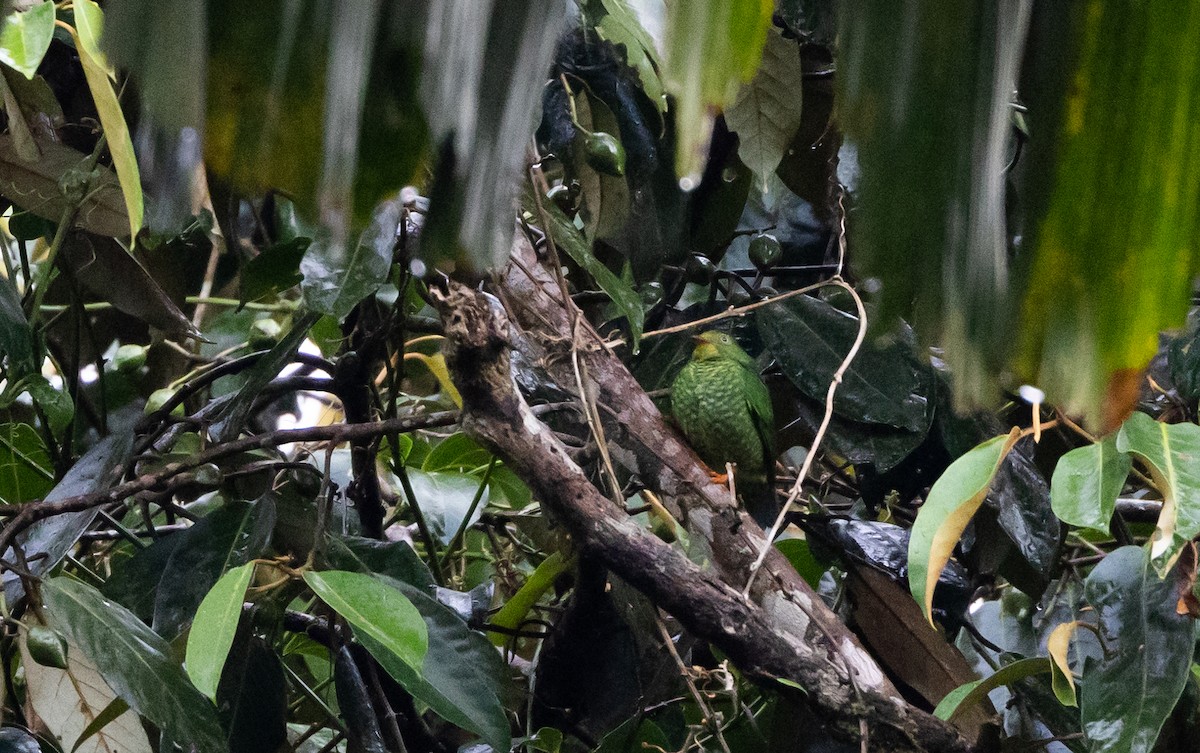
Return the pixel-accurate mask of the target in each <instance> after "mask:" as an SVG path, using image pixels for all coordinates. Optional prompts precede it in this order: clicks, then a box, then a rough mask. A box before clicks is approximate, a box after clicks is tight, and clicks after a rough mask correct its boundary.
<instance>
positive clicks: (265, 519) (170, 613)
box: [153, 497, 275, 691]
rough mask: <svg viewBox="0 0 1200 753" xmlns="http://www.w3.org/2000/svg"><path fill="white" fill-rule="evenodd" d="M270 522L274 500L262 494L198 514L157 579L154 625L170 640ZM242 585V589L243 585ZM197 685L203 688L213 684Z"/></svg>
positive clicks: (249, 554) (262, 542)
mask: <svg viewBox="0 0 1200 753" xmlns="http://www.w3.org/2000/svg"><path fill="white" fill-rule="evenodd" d="M274 527H275V503H274V501H273V500H272V499H271V498H270V497H263V498H262V499H260V500H259V501H258V502H255V503H253V504H249V503H244V502H232V503H228V504H225V505H223V506H221V507H220V508H218V509H217V510H216V511H214V512H212V513H210V514H208V515H207V516H205V517H203V518H201V519H200V521H199V522H197V523H196V524H195V525H194V526H192V527H191V528H189V529H187V530H186V531H185V532H184V533H183V534H182V536H183V541H181V542H180V543H179V545H178V546H177V547H176V548H175V551H174V552H172V553H171V558H170V559H169V560H167V565H166V568H165V570H164V571H163V575H162V579H161V580H160V581H159V583H158V596H157V597H156V598H155V601H154V623H153V625H154V630H155V632H157V633H158V634H159V635H162V636H164V637H165V638H167V639H174V638H175V637H176V636H177V635H179V634H180V633H181V632H182V631H183V629H184V628H186V627H187V625H188V624H189V623H190V622H191V621H192V618H193V617H195V615H196V610H197V608H198V607H199V606H200V603H201V602H202V601H203V600H204V598H205V596H206V595H207V594H208V592H209V590H210V589H212V587H213V585H214V584H216V583H217V581H218V580H219V579H220V578H221V576H222V575H223V574H224V573H225V571H226V570H229V569H231V568H235V567H238V566H239V565H243V564H245V563H246V562H249V561H250V560H251V559H254V558H255V557H258V556H259V555H261V554H262V553H263V552H264V551H265V550H266V548H267V545H268V544H269V543H270V541H271V532H272V529H273V528H274ZM243 590H244V589H243ZM217 679H218V678H217V677H214V678H212V680H213V683H212V686H211V687H210V686H205V687H202V688H201V690H204V691H208V690H211V689H214V688H215V685H216V680H217Z"/></svg>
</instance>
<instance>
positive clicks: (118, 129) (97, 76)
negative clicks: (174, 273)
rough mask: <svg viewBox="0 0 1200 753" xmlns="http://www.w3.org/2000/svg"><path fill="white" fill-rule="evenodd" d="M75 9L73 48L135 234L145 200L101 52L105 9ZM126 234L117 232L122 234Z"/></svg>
mask: <svg viewBox="0 0 1200 753" xmlns="http://www.w3.org/2000/svg"><path fill="white" fill-rule="evenodd" d="M71 7H72V8H73V9H74V11H75V29H74V34H73V36H74V37H75V48H76V49H77V50H78V51H79V61H80V62H81V63H83V74H84V76H85V77H86V78H87V83H88V89H89V90H90V91H91V93H92V99H93V101H95V103H96V110H97V112H98V113H99V114H100V125H101V126H103V127H104V136H105V138H106V139H107V140H108V141H107V143H108V151H109V154H111V155H112V161H113V167H115V168H116V171H117V178H118V180H119V181H120V184H121V193H122V195H123V196H124V197H125V212H126V214H127V216H128V218H129V235H130V236H136V235H137V232H138V230H139V229H141V227H142V212H143V205H144V203H145V199H144V197H143V196H142V179H141V176H140V174H139V172H138V164H137V157H136V156H135V155H134V153H133V141H132V139H131V138H130V136H129V126H128V125H127V124H126V122H125V114H124V113H123V112H121V103H120V102H118V101H117V93H116V91H114V90H113V85H112V81H111V80H110V79H109V67H108V60H107V59H106V58H105V57H104V53H103V52H101V51H100V35H101V33H102V31H103V28H104V11H102V10H101V9H100V6H99V5H98V4H97V3H96V2H95V0H75V2H74V3H73V4H72V6H71ZM124 234H125V233H124V232H122V233H119V235H124Z"/></svg>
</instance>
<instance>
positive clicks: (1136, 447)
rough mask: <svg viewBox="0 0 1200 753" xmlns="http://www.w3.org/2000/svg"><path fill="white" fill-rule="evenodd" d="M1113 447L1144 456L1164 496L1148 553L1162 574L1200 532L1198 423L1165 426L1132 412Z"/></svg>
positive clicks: (1199, 440) (1199, 439)
mask: <svg viewBox="0 0 1200 753" xmlns="http://www.w3.org/2000/svg"><path fill="white" fill-rule="evenodd" d="M1116 449H1117V451H1118V452H1128V453H1132V454H1134V455H1137V456H1138V457H1140V458H1141V459H1142V460H1144V461H1145V462H1146V465H1147V466H1148V467H1149V468H1150V474H1151V476H1152V477H1153V479H1154V485H1155V486H1156V487H1157V488H1158V491H1159V493H1161V494H1162V495H1163V507H1162V512H1160V513H1159V516H1158V528H1157V529H1156V530H1155V532H1154V536H1153V537H1152V538H1151V541H1150V555H1151V557H1152V558H1153V562H1154V568H1155V569H1156V570H1157V571H1158V572H1159V574H1160V575H1165V574H1166V572H1167V571H1168V570H1170V569H1171V566H1172V565H1174V564H1175V560H1176V559H1177V558H1178V557H1179V554H1180V552H1182V551H1183V547H1184V546H1186V545H1187V543H1188V542H1190V541H1191V540H1192V538H1193V537H1194V536H1196V535H1197V534H1200V470H1198V469H1197V464H1196V459H1197V458H1200V426H1197V425H1195V424H1171V425H1167V424H1162V423H1157V422H1155V420H1154V419H1152V418H1150V417H1149V416H1147V415H1146V414H1145V413H1134V414H1133V415H1132V416H1130V417H1129V420H1127V421H1126V422H1125V424H1124V425H1123V426H1122V427H1121V431H1120V432H1119V433H1118V434H1117V441H1116Z"/></svg>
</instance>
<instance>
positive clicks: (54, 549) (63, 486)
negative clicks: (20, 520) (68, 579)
mask: <svg viewBox="0 0 1200 753" xmlns="http://www.w3.org/2000/svg"><path fill="white" fill-rule="evenodd" d="M132 448H133V433H132V432H119V433H117V434H112V435H110V436H108V437H106V438H104V439H102V440H100V442H98V443H97V444H96V446H95V447H93V448H92V449H90V450H88V451H87V452H86V453H84V455H83V457H81V458H79V460H77V461H76V462H75V465H73V466H72V467H71V470H70V471H68V472H67V475H66V476H63V479H62V481H59V482H58V483H57V484H56V485H55V486H54V488H53V489H51V490H50V492H49V493H48V494H46V496H45V501H47V502H53V501H56V500H60V499H66V498H68V497H75V496H78V495H81V494H91V493H92V492H96V491H99V490H100V489H103V488H107V487H108V485H109V484H110V483H111V482H112V478H111V475H112V472H113V471H114V470H115V469H117V468H119V467H120V466H122V465H123V464H124V463H125V461H126V460H127V459H128V458H129V452H130V450H132ZM99 512H100V508H99V507H93V508H91V509H88V510H81V511H79V512H71V513H65V514H63V515H55V516H53V517H50V518H45V519H43V520H39V521H38V522H36V523H34V524H33V525H31V526H30V527H29V528H28V529H27V530H26V531H25V532H24V533H22V534H20V535H19V536H18V540H19V541H20V542H21V548H22V549H23V550H24V551H25V556H26V558H28V560H29V565H28V568H29V571H30V572H31V573H33V574H34V575H44V574H46V573H48V572H50V571H51V570H53V569H54V568H55V567H56V566H57V565H58V563H59V562H61V561H62V558H63V557H64V556H65V555H66V554H67V552H68V551H70V550H71V547H73V546H75V542H76V541H78V540H79V537H80V536H82V535H83V532H84V531H86V530H87V529H88V526H90V525H91V524H92V521H93V520H95V519H96V516H97V515H98V514H99ZM35 555H39V556H37V557H36V558H35ZM11 556H12V555H11V554H9V553H5V555H4V557H5V558H6V559H7V558H8V557H11ZM23 593H25V589H24V586H22V585H21V580H20V578H18V577H17V576H16V574H15V573H13V572H12V571H11V570H5V571H4V594H5V597H6V598H7V599H8V600H9V603H12V602H13V601H15V600H16V599H18V598H19V597H20V596H21V595H22V594H23Z"/></svg>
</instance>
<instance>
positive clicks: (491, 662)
mask: <svg viewBox="0 0 1200 753" xmlns="http://www.w3.org/2000/svg"><path fill="white" fill-rule="evenodd" d="M381 580H382V581H384V582H387V583H389V584H391V585H392V586H393V587H395V588H396V589H399V590H400V592H401V593H403V594H404V595H405V596H406V597H407V598H408V599H409V600H410V601H411V602H412V603H413V605H415V606H416V608H417V609H418V610H419V611H420V613H421V616H422V617H423V618H424V620H425V624H426V626H427V627H428V630H429V653H428V654H426V655H425V663H424V666H423V667H422V668H420V669H419V670H417V669H415V668H413V667H412V666H410V665H408V664H406V663H405V662H404V661H402V660H398V657H394V656H392V655H391V654H390V652H388V651H387V650H386V649H384V648H383V647H382V646H381V645H379V644H378V642H376V641H374V640H373V639H372V638H371V637H370V636H369V635H363V634H362V633H359V632H356V635H357V636H358V638H359V640H360V641H362V643H363V645H364V646H366V647H367V650H369V651H370V652H371V655H372V656H374V657H375V658H377V659H378V660H379V663H380V664H381V665H382V666H383V668H384V669H385V670H387V672H388V674H390V675H391V676H392V677H394V678H395V679H396V681H397V682H399V683H400V685H401V686H403V687H404V689H405V690H407V691H408V692H409V693H412V695H413V697H415V698H416V699H417V700H419V701H421V702H423V703H426V704H428V705H429V707H430V708H431V709H433V711H434V712H435V713H437V714H438V716H441V717H442V718H443V719H446V720H447V721H449V722H451V723H453V724H456V725H458V726H459V727H462V728H463V729H466V730H470V731H472V732H475V733H476V734H478V735H480V736H481V737H482V738H483V739H484V741H485V742H487V743H488V744H489V745H491V746H492V747H493V748H495V749H496V750H498V751H499V750H508V749H509V748H510V747H512V741H511V739H510V731H509V723H508V716H507V714H506V713H505V711H504V706H503V704H501V702H500V696H501V695H502V693H503V681H504V679H505V678H506V677H507V670H506V669H505V666H504V662H503V661H502V660H500V655H499V654H498V653H497V652H496V649H495V647H494V646H492V644H491V643H490V642H489V641H488V639H487V638H485V637H484V636H483V635H482V634H481V633H478V632H476V631H474V630H471V629H470V628H468V627H467V625H466V623H464V622H463V621H462V619H461V618H460V617H458V615H456V614H455V613H454V612H453V611H451V610H450V609H447V608H446V607H445V606H443V605H441V604H439V603H438V602H437V601H435V600H434V599H433V598H431V597H430V596H427V595H426V594H424V593H422V592H421V591H420V589H418V588H416V587H414V586H411V585H409V584H408V583H402V582H400V581H395V580H391V579H388V578H382V579H381Z"/></svg>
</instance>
